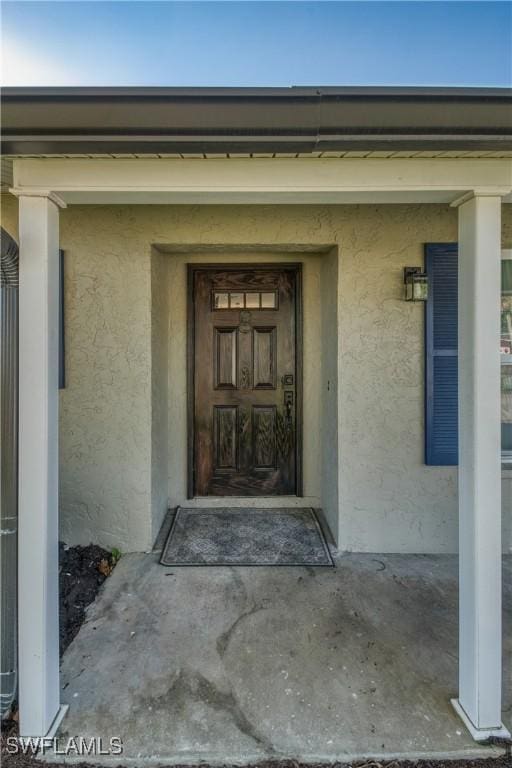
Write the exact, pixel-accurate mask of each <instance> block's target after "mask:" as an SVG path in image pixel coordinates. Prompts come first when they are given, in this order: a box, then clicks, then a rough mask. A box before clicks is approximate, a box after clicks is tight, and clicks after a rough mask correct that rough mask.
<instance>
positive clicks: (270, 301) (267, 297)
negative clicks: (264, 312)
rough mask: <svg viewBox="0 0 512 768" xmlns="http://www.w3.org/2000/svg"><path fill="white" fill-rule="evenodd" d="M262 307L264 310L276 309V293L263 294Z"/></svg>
mask: <svg viewBox="0 0 512 768" xmlns="http://www.w3.org/2000/svg"><path fill="white" fill-rule="evenodd" d="M261 307H262V309H275V308H276V295H275V293H262V294H261Z"/></svg>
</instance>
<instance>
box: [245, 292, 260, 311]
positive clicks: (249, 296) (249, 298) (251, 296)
mask: <svg viewBox="0 0 512 768" xmlns="http://www.w3.org/2000/svg"><path fill="white" fill-rule="evenodd" d="M245 306H246V309H259V308H260V295H259V293H246V294H245Z"/></svg>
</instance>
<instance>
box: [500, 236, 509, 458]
mask: <svg viewBox="0 0 512 768" xmlns="http://www.w3.org/2000/svg"><path fill="white" fill-rule="evenodd" d="M501 259H502V261H505V260H507V261H512V248H503V250H502V251H501ZM500 364H501V365H511V364H512V355H500ZM501 461H502V463H503V465H504V466H505V468H506V469H512V451H502V452H501Z"/></svg>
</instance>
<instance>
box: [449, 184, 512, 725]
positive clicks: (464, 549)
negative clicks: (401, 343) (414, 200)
mask: <svg viewBox="0 0 512 768" xmlns="http://www.w3.org/2000/svg"><path fill="white" fill-rule="evenodd" d="M500 241H501V198H500V197H497V196H480V195H478V194H475V195H471V196H469V199H465V200H463V201H462V202H461V204H460V206H459V589H460V595H459V698H458V699H457V700H455V701H454V702H453V703H454V706H455V708H456V710H457V711H458V713H459V715H460V716H461V717H462V719H463V720H464V722H465V724H466V726H467V727H468V729H469V730H470V732H471V733H472V735H473V737H474V738H475V739H476V740H485V739H488V738H489V737H490V736H503V735H507V732H506V730H505V729H504V728H503V726H502V724H501V667H502V660H501V656H502V650H501V610H502V609H501V457H500V449H501V445H500V442H501V427H500V358H499V334H500V317H499V304H500V281H501V267H500V250H501V242H500Z"/></svg>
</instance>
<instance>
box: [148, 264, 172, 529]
mask: <svg viewBox="0 0 512 768" xmlns="http://www.w3.org/2000/svg"><path fill="white" fill-rule="evenodd" d="M169 375H170V371H169V259H168V258H167V257H166V256H165V255H163V254H161V253H159V252H158V251H156V250H155V249H153V252H152V255H151V536H152V539H153V541H154V540H155V539H156V537H157V535H158V531H159V530H160V526H161V525H162V521H163V518H164V517H165V514H166V511H167V508H168V504H169V501H168V499H169V494H168V487H167V477H168V473H169V437H170V430H169V427H170V425H169V419H168V414H169Z"/></svg>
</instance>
